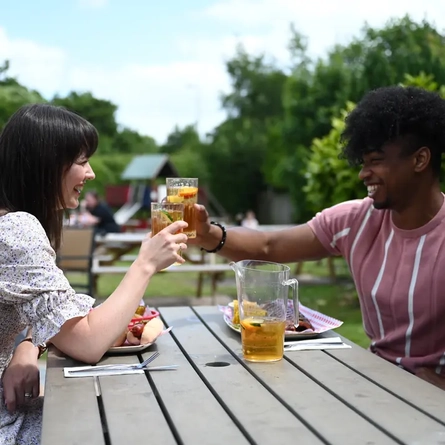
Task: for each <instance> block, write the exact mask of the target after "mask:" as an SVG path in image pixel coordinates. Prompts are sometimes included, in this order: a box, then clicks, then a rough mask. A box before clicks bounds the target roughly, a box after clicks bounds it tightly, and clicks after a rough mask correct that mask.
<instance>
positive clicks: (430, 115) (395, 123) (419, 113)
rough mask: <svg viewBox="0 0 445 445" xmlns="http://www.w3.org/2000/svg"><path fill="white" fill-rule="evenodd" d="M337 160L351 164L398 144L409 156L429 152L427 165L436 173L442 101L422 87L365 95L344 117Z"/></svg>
mask: <svg viewBox="0 0 445 445" xmlns="http://www.w3.org/2000/svg"><path fill="white" fill-rule="evenodd" d="M341 141H342V143H343V149H342V153H341V155H340V156H341V157H342V158H344V159H347V160H348V161H349V163H350V164H351V165H354V166H357V165H361V164H362V163H363V156H364V155H365V154H367V153H370V152H373V151H383V149H384V146H385V144H387V143H391V142H400V143H401V144H402V148H403V153H405V154H406V155H409V154H411V153H414V152H415V151H416V150H418V149H419V148H420V147H428V148H429V149H430V151H431V166H432V169H433V172H434V173H435V174H436V175H439V173H440V165H441V155H442V153H443V152H444V150H445V100H443V99H442V98H441V97H440V96H439V95H438V94H437V93H433V92H430V91H426V90H424V89H422V88H415V87H402V86H391V87H383V88H378V89H376V90H373V91H370V92H369V93H367V94H366V95H365V96H364V97H363V99H362V100H361V101H360V102H359V103H358V105H357V106H356V108H355V109H354V110H353V111H352V112H351V113H350V114H349V115H348V117H347V118H346V127H345V130H344V131H343V133H342V136H341Z"/></svg>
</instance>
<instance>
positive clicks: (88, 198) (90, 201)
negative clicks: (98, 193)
mask: <svg viewBox="0 0 445 445" xmlns="http://www.w3.org/2000/svg"><path fill="white" fill-rule="evenodd" d="M85 202H86V205H87V207H89V208H93V207H95V206H96V204H97V199H96V197H95V196H94V195H93V194H91V193H88V192H87V193H86V194H85Z"/></svg>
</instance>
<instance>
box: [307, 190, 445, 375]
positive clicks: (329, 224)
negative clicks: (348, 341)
mask: <svg viewBox="0 0 445 445" xmlns="http://www.w3.org/2000/svg"><path fill="white" fill-rule="evenodd" d="M308 224H309V226H310V227H311V229H312V230H313V231H314V233H315V235H316V236H317V238H318V239H319V240H320V241H321V243H322V244H323V246H324V247H325V248H326V249H327V250H328V251H329V252H330V253H331V254H332V255H336V256H339V255H342V256H343V257H344V258H345V259H346V261H347V263H348V265H349V268H350V271H351V274H352V277H353V279H354V282H355V285H356V288H357V292H358V295H359V299H360V305H361V310H362V315H363V327H364V329H365V332H366V333H367V335H368V336H369V338H370V339H371V346H370V349H371V351H372V352H374V353H376V354H377V355H379V356H381V357H383V358H385V359H387V360H389V361H391V362H393V363H395V364H397V365H399V366H401V367H403V368H405V369H407V370H409V371H410V372H415V370H416V368H418V367H420V366H428V367H434V369H435V370H436V372H437V373H438V374H445V366H444V365H445V246H444V244H445V202H444V204H443V205H442V208H441V209H440V211H439V213H438V214H437V215H436V216H435V217H434V218H433V219H432V220H431V221H429V222H428V223H427V224H426V225H424V226H423V227H420V228H418V229H414V230H401V229H399V228H397V227H396V226H395V225H394V224H393V222H392V218H391V211H389V210H377V209H375V208H374V207H373V201H372V199H370V198H365V199H362V200H354V201H347V202H344V203H341V204H338V205H336V206H333V207H330V208H328V209H326V210H323V211H322V212H320V213H318V214H317V215H316V216H315V217H314V218H313V219H312V220H311V221H309V223H308ZM333 315H335V314H333Z"/></svg>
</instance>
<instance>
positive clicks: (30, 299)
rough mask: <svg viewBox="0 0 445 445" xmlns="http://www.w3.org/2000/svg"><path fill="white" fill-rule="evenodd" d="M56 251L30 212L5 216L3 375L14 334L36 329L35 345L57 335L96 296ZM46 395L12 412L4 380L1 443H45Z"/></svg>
mask: <svg viewBox="0 0 445 445" xmlns="http://www.w3.org/2000/svg"><path fill="white" fill-rule="evenodd" d="M55 258H56V255H55V252H54V250H53V249H52V247H51V245H50V243H49V240H48V238H47V236H46V234H45V231H44V229H43V227H42V226H41V224H40V223H39V221H38V220H37V219H36V218H35V217H34V216H32V215H30V214H29V213H25V212H13V213H8V214H6V215H4V216H1V217H0V374H2V373H3V371H4V369H5V368H6V367H7V366H8V363H9V361H10V360H11V357H12V353H13V348H14V339H15V337H16V336H17V335H18V334H19V333H20V332H21V331H23V329H25V328H26V327H28V326H29V327H31V328H32V333H33V337H32V341H33V343H34V344H35V345H37V344H39V343H42V342H46V341H48V340H49V339H50V338H52V337H53V336H54V335H55V334H57V333H58V332H59V330H60V328H61V327H62V325H63V324H64V323H65V321H67V320H69V319H71V318H74V317H78V316H84V315H86V314H87V313H88V312H89V311H90V309H91V308H92V306H93V303H94V299H93V298H91V297H89V296H88V295H83V294H76V292H75V291H74V290H73V289H72V287H71V286H70V284H69V282H68V280H67V279H66V277H65V276H64V274H63V272H62V271H61V270H60V269H59V268H58V267H57V266H56V262H55ZM42 407H43V398H42V397H40V398H38V399H35V400H31V401H29V402H28V403H27V404H26V406H22V407H19V408H18V410H17V411H16V412H15V413H13V414H10V413H9V412H8V411H7V409H6V406H5V404H4V399H3V387H2V383H1V382H0V445H34V444H39V443H40V433H41V423H42Z"/></svg>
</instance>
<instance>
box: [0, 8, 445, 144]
mask: <svg viewBox="0 0 445 445" xmlns="http://www.w3.org/2000/svg"><path fill="white" fill-rule="evenodd" d="M78 2H79V4H82V5H83V6H84V7H86V6H89V7H97V8H98V7H103V6H105V5H106V3H107V1H106V0H78ZM425 3H426V2H419V1H418V0H405V2H404V9H402V8H401V7H400V6H399V4H398V3H397V2H389V1H388V0H374V1H373V2H357V0H342V1H341V2H332V0H311V1H310V2H301V1H295V0H221V1H219V2H215V3H213V4H212V5H211V6H209V7H207V8H206V9H202V10H200V11H197V12H195V13H194V17H192V18H191V20H192V19H193V18H194V19H198V21H199V19H201V20H202V19H205V20H206V21H207V22H208V23H210V24H212V26H213V25H215V29H218V30H221V31H220V32H218V33H216V32H212V33H209V34H207V35H206V36H205V38H202V37H200V38H192V37H190V36H188V35H178V36H177V42H176V46H175V45H172V47H171V51H170V53H171V55H172V57H171V58H172V61H170V62H168V63H167V62H166V63H163V64H158V65H156V64H126V65H122V64H120V63H114V64H113V67H114V68H113V69H111V70H109V69H105V68H104V67H103V66H102V65H100V64H91V65H89V64H85V63H81V62H79V61H78V60H74V59H73V58H72V57H70V55H69V54H68V53H67V52H65V51H63V50H62V49H61V48H58V47H54V46H48V45H42V44H39V43H37V42H33V41H31V40H25V39H15V38H11V37H9V36H8V35H7V34H6V32H5V31H4V29H2V28H0V62H1V61H2V60H4V59H9V60H10V61H11V74H12V75H16V76H17V77H18V80H19V81H20V82H22V83H23V84H24V85H26V86H28V87H31V88H34V89H37V90H38V91H40V92H41V93H42V94H43V95H44V96H45V97H47V98H51V97H52V96H53V95H54V94H55V93H59V94H62V95H64V94H66V93H68V92H69V91H71V90H75V91H91V92H92V93H93V94H94V95H95V96H97V97H100V98H103V99H108V100H111V101H113V102H114V103H116V104H117V105H118V107H119V109H118V113H117V120H118V122H119V123H120V124H122V125H125V126H128V127H130V128H133V129H135V130H137V131H140V132H141V133H144V134H148V135H151V136H153V137H155V138H156V139H157V140H158V141H159V142H163V141H164V140H165V138H166V136H167V135H168V133H169V132H170V131H171V130H172V129H173V127H174V126H175V125H176V124H178V125H180V126H184V125H187V124H190V123H193V122H196V121H197V120H198V121H199V128H200V130H201V132H202V133H205V132H208V131H211V130H212V129H213V128H214V127H215V126H216V125H218V124H219V123H220V122H221V121H222V120H223V119H224V117H225V114H224V112H223V111H222V110H221V109H220V101H219V94H220V93H221V91H227V90H228V89H229V87H230V79H229V78H228V76H227V74H226V72H225V66H224V61H225V60H227V59H228V58H230V57H231V56H233V54H234V52H235V47H236V45H237V44H238V43H242V44H243V45H244V46H245V48H246V49H247V51H248V52H249V53H262V52H265V53H266V54H270V55H273V56H274V58H276V59H277V60H278V61H279V62H280V63H282V64H286V63H287V61H288V57H289V54H288V51H287V48H286V46H287V43H288V41H289V38H290V31H289V22H291V21H293V22H294V23H295V25H296V27H297V29H299V30H300V31H301V32H302V33H303V34H305V35H307V36H308V37H309V44H310V51H311V53H313V54H314V55H323V54H324V53H325V51H326V49H327V48H329V47H330V46H332V45H334V44H335V43H345V42H346V41H347V40H348V39H350V38H351V36H354V35H357V33H358V31H359V30H360V28H361V27H362V26H363V24H364V22H365V20H367V21H368V22H369V23H370V24H371V25H372V26H381V25H383V24H384V23H385V22H386V21H387V20H388V18H389V17H391V16H395V17H400V16H401V15H402V14H405V13H409V14H410V15H411V16H412V17H413V18H414V19H415V20H421V19H423V18H425V17H426V18H427V19H428V20H430V19H431V18H434V19H435V21H436V25H437V26H438V27H439V28H440V27H442V28H443V27H444V25H445V2H443V3H442V1H440V0H429V2H428V13H427V14H426V13H425V9H426V7H425V6H424V4H425Z"/></svg>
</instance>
